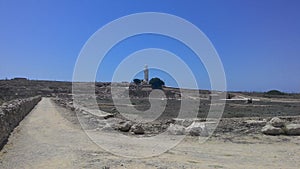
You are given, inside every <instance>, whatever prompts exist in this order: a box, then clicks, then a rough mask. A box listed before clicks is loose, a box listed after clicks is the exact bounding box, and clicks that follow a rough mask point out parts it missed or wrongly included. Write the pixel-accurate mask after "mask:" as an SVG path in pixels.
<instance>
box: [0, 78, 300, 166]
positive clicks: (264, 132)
mask: <svg viewBox="0 0 300 169" xmlns="http://www.w3.org/2000/svg"><path fill="white" fill-rule="evenodd" d="M87 85H88V86H90V85H91V83H87ZM95 85H96V87H95V94H96V95H95V96H96V98H95V99H96V105H93V106H94V107H93V108H94V109H97V111H93V109H86V108H85V106H84V104H86V106H89V105H88V104H89V103H90V102H91V101H92V100H93V96H90V95H84V94H83V95H80V97H82V98H83V99H82V100H81V101H82V103H83V106H82V107H78V106H76V105H74V100H73V99H74V98H73V95H72V83H70V82H55V81H31V80H26V79H15V80H1V81H0V91H1V92H0V101H1V104H2V109H3V110H4V112H5V113H1V118H2V119H0V120H2V121H1V123H3V125H1V126H2V128H1V133H2V135H1V137H2V136H3V138H4V140H6V139H7V137H8V136H9V133H10V132H11V131H12V130H13V128H14V127H15V126H16V125H18V123H19V121H20V120H22V119H23V117H24V116H25V115H26V114H27V113H28V112H29V111H30V110H31V109H32V107H33V106H34V105H35V104H36V103H37V102H38V101H39V97H35V98H30V99H26V98H29V97H32V96H36V95H41V96H42V97H44V101H43V103H41V104H39V106H38V109H37V110H36V111H34V113H33V114H34V115H32V116H33V117H31V118H34V119H33V120H32V119H30V117H29V119H27V122H25V124H24V127H22V126H21V128H19V129H18V128H17V129H16V130H17V131H15V133H13V135H12V137H13V138H14V139H16V140H17V141H16V143H15V140H14V139H11V142H9V143H8V145H7V146H8V147H7V148H4V150H3V151H2V155H0V166H2V167H3V168H11V167H12V166H15V167H12V168H18V167H17V166H19V167H20V166H23V165H25V166H27V168H39V167H42V166H43V167H45V166H49V168H53V167H54V168H55V167H57V165H65V166H66V167H65V168H73V167H74V166H75V167H79V168H99V167H100V168H101V167H102V168H110V167H111V168H141V167H142V168H199V167H204V168H255V167H254V166H255V165H254V164H255V163H256V162H258V166H260V167H262V166H264V167H265V168H274V167H275V168H276V166H277V167H278V166H281V167H279V168H297V167H295V166H297V161H299V158H298V159H297V157H298V154H297V152H299V151H298V149H297V147H299V145H300V142H299V141H300V140H299V138H300V136H299V135H300V113H299V112H300V94H282V93H280V94H276V93H275V94H274V93H247V92H230V93H228V94H227V97H226V98H227V99H226V104H225V109H224V113H223V115H222V118H221V119H220V121H212V120H211V119H207V118H206V116H207V113H208V111H209V108H210V106H211V104H212V103H211V97H215V94H213V93H211V92H210V91H207V90H199V91H197V92H199V98H197V99H199V100H200V105H199V110H198V114H197V116H196V117H193V118H184V119H182V118H178V117H177V116H178V112H179V109H180V102H181V101H182V99H186V100H188V101H190V104H193V103H194V101H195V96H193V95H190V96H181V93H180V90H179V89H176V88H170V87H164V88H163V92H164V94H165V96H166V98H165V100H164V101H166V107H165V109H164V110H163V112H162V113H161V114H160V115H159V116H158V118H156V119H155V120H153V121H150V122H143V123H141V122H137V121H133V120H129V119H127V118H126V117H124V116H123V115H124V114H122V113H121V112H119V111H118V109H117V107H116V106H122V107H133V108H135V109H136V110H140V111H146V110H148V109H149V108H150V107H151V104H150V102H151V100H149V98H148V97H149V95H150V93H151V91H152V90H151V87H150V86H147V85H145V86H136V85H134V84H129V83H118V84H111V83H102V82H101V83H100V82H97V83H95ZM112 85H117V86H118V87H123V88H126V92H128V93H129V97H130V98H129V99H130V104H119V103H117V104H116V103H114V100H113V97H112V94H111V86H112ZM185 90H186V89H185ZM187 91H190V92H191V93H193V92H194V91H193V92H192V91H191V90H187ZM46 97H48V98H46ZM122 97H123V95H122V94H121V95H120V96H118V97H117V98H118V99H120V100H122ZM13 99H17V100H13ZM18 99H21V100H18ZM155 99H156V98H155ZM197 99H196V101H197ZM32 100H33V102H34V103H33V102H32ZM28 101H29V102H28ZM118 104H119V105H118ZM214 104H221V102H220V103H218V102H217V103H214ZM13 105H19V107H18V106H16V107H17V108H16V107H15V106H13ZM22 105H26V106H25V107H24V106H23V107H22ZM10 110H12V111H13V112H10ZM20 111H21V113H20ZM23 112H25V113H23ZM41 113H46V114H44V115H41ZM127 113H128V114H129V115H133V116H137V115H138V114H134V113H133V112H127ZM20 116H21V117H20ZM3 117H10V118H9V119H13V120H11V121H9V120H7V119H4V118H3ZM3 119H4V120H3ZM50 119H51V120H50ZM4 123H5V124H4ZM42 124H43V125H44V126H42V127H41V128H40V127H38V126H41V125H42ZM214 125H217V126H216V129H215V130H214V129H213V127H212V126H214ZM3 126H4V127H3ZM54 126H56V127H54ZM70 126H71V127H70ZM23 128H24V129H23ZM32 129H34V131H33V130H32ZM82 129H84V130H85V131H89V132H91V133H94V134H95V135H98V134H99V131H105V132H108V133H113V132H117V133H121V134H123V135H125V136H130V137H134V138H148V137H149V138H151V137H153V136H157V135H159V134H161V133H164V132H166V133H168V134H169V135H174V136H180V135H184V136H186V138H185V140H184V141H183V142H182V144H180V145H178V146H177V147H176V148H174V149H172V150H169V151H167V152H166V153H164V154H163V155H161V156H158V157H154V158H149V159H142V160H130V158H129V159H128V158H123V157H119V158H117V157H116V156H114V155H111V154H109V153H107V152H105V151H104V150H103V149H98V148H96V147H94V145H91V144H87V143H86V138H85V137H87V136H86V135H84V134H83V133H82V131H83V130H82ZM19 130H21V131H20V133H18V131H19ZM22 130H25V131H23V132H22ZM40 130H41V131H42V130H43V131H42V132H39V131H40ZM80 133H81V134H80ZM211 133H212V137H210V138H209V139H208V142H207V143H205V144H203V146H199V145H198V144H196V142H197V139H199V138H205V137H207V136H209V134H211ZM27 134H29V135H27ZM31 135H32V136H31ZM19 137H20V138H23V140H21V141H20V140H18V138H19ZM31 137H35V139H34V142H32V144H28V145H27V143H28V142H27V141H26V140H30V139H31ZM52 137H53V138H57V139H51V138H52ZM74 139H75V140H76V139H78V140H81V141H82V142H80V141H79V142H76V141H74ZM84 140H85V141H84ZM49 141H50V143H49ZM114 141H115V140H111V141H108V144H114V143H115V142H114ZM53 143H55V145H53ZM14 144H16V145H18V146H17V147H14V146H13V145H14ZM19 144H20V145H19ZM45 144H46V145H47V146H48V147H45ZM126 145H130V143H129V142H128V143H126ZM11 146H12V147H11ZM57 146H60V147H61V148H59V149H57ZM72 146H75V147H72ZM76 146H79V149H78V150H77V149H76ZM274 146H275V147H274ZM67 147H69V148H67ZM200 147H201V148H200ZM216 147H217V149H215V148H216ZM250 147H251V149H253V151H256V152H260V153H265V154H264V155H262V157H263V158H256V155H255V153H253V152H252V150H251V151H250V149H249V148H250ZM33 148H37V149H38V150H33ZM70 148H71V150H69V149H70ZM133 148H134V147H132V149H133ZM10 149H11V150H10ZM50 149H57V152H55V153H54V152H51V151H50V152H49V150H50ZM248 149H249V151H248ZM43 150H45V152H44V151H43ZM10 151H12V152H11V153H10ZM19 151H22V153H23V156H24V157H26V160H25V159H24V160H21V162H22V163H16V164H13V163H12V162H11V160H14V159H15V160H17V159H18V158H20V157H19V155H18V152H19ZM28 151H30V154H28ZM35 151H38V152H40V153H42V154H43V155H42V156H39V155H36V154H35V153H34V152H35ZM202 151H203V152H202ZM7 152H8V154H7V155H5V154H6V153H7ZM46 152H49V153H50V154H48V153H46ZM51 153H53V154H51ZM60 153H61V154H60ZM278 153H281V154H284V156H280V157H278V155H279V154H278ZM0 154H1V153H0ZM63 154H66V155H67V156H68V157H69V158H67V159H65V160H63V161H62V160H60V159H57V157H59V158H61V159H64V155H63ZM207 154H210V155H209V157H208V156H207ZM249 154H251V156H249ZM49 155H51V157H49ZM33 157H36V158H37V159H40V160H38V161H34V164H31V163H28V162H27V160H28V161H32V159H33ZM52 157H53V159H52V160H53V161H52V160H51V162H53V163H52V164H50V163H47V160H46V159H49V158H52ZM27 158H28V159H27ZM44 158H45V159H44ZM210 158H211V159H210ZM225 158H226V159H227V160H225ZM201 160H204V161H202V162H201ZM228 160H229V161H228ZM276 160H284V161H285V162H281V161H276ZM40 161H44V162H45V163H40ZM64 161H68V162H70V163H65V162H64ZM220 161H221V162H220ZM230 161H231V162H230ZM271 161H276V162H275V163H272V162H271ZM204 162H205V163H204ZM241 162H242V163H241ZM292 162H294V163H292ZM233 163H234V164H235V165H233ZM238 163H239V165H237V164H238ZM294 164H295V165H294ZM51 166H52V167H51ZM0 168H1V167H0ZM25 168H26V167H25Z"/></svg>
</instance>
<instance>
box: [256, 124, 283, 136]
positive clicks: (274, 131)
mask: <svg viewBox="0 0 300 169" xmlns="http://www.w3.org/2000/svg"><path fill="white" fill-rule="evenodd" d="M261 132H262V133H264V134H267V135H280V134H283V133H284V131H283V129H282V128H279V127H274V126H272V125H270V124H267V125H266V126H264V127H263V128H262V129H261Z"/></svg>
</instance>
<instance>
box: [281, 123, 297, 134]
mask: <svg viewBox="0 0 300 169" xmlns="http://www.w3.org/2000/svg"><path fill="white" fill-rule="evenodd" d="M284 131H285V133H286V134H287V135H300V124H288V125H286V126H285V128H284Z"/></svg>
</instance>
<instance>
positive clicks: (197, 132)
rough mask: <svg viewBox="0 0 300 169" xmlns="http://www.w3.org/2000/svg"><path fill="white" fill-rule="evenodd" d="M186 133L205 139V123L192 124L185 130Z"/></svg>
mask: <svg viewBox="0 0 300 169" xmlns="http://www.w3.org/2000/svg"><path fill="white" fill-rule="evenodd" d="M186 132H187V133H188V134H189V135H191V136H203V137H207V136H208V135H209V134H208V131H207V128H206V126H205V122H193V123H192V124H191V125H190V126H189V127H187V128H186Z"/></svg>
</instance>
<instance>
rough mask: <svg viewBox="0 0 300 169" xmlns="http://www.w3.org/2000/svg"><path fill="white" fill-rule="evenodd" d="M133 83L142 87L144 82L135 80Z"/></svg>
mask: <svg viewBox="0 0 300 169" xmlns="http://www.w3.org/2000/svg"><path fill="white" fill-rule="evenodd" d="M133 83H135V84H136V85H140V84H141V83H142V80H140V79H133Z"/></svg>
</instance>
